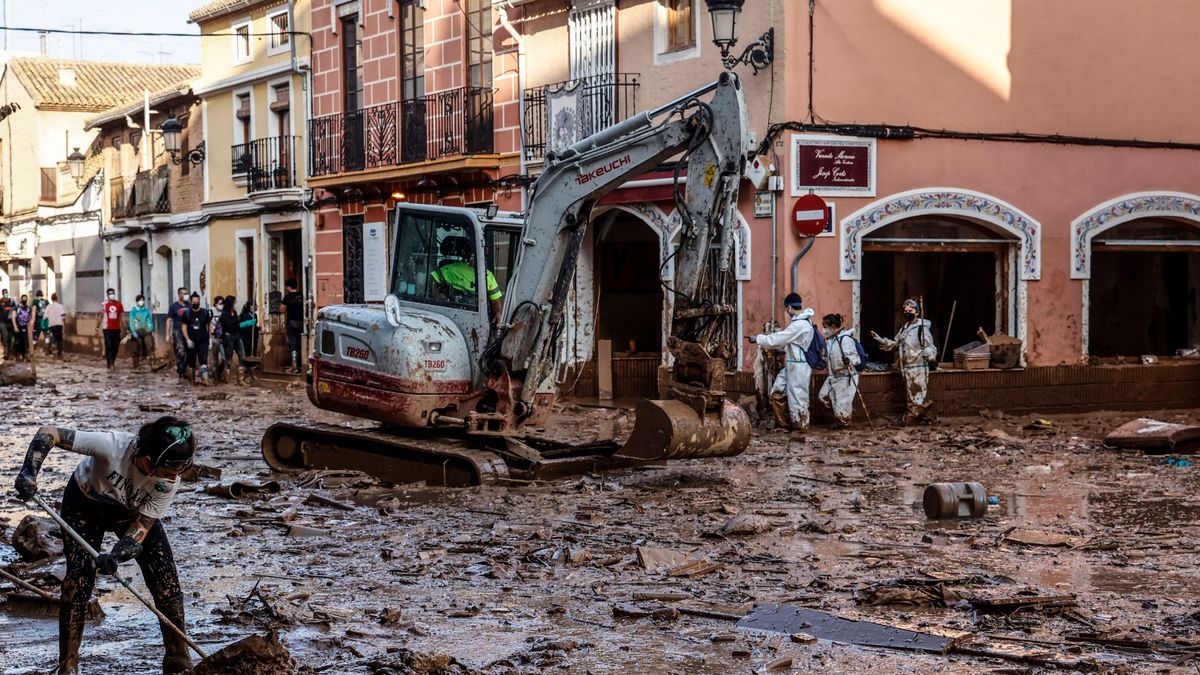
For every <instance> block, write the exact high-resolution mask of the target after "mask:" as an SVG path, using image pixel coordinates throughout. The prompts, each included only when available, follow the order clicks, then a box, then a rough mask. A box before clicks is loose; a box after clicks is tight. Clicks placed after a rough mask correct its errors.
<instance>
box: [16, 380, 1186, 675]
mask: <svg viewBox="0 0 1200 675" xmlns="http://www.w3.org/2000/svg"><path fill="white" fill-rule="evenodd" d="M122 366H123V369H118V371H117V372H116V373H115V374H109V373H107V372H105V370H104V369H103V366H102V365H96V364H95V363H94V362H87V361H79V360H75V361H72V362H70V363H67V364H41V365H39V372H38V375H39V382H38V384H37V385H36V386H33V387H5V388H2V389H0V410H2V411H3V413H2V414H0V430H2V431H3V447H2V448H0V464H2V466H3V470H2V471H0V476H2V479H3V486H2V487H3V490H4V498H3V501H2V502H0V529H2V530H3V544H0V566H3V567H4V569H6V570H8V571H9V572H12V573H14V574H16V575H17V576H19V577H22V578H26V579H32V580H33V581H34V583H35V584H37V585H39V586H42V587H44V588H47V589H51V590H52V592H54V593H55V594H57V583H56V581H55V580H54V579H53V575H54V574H56V573H58V574H61V573H62V569H63V567H62V559H61V557H59V558H56V559H50V560H48V561H42V562H39V563H32V564H26V563H22V562H19V559H18V556H17V554H16V552H15V551H14V550H13V549H12V548H11V547H10V545H9V544H10V543H11V539H12V534H13V530H14V528H15V526H16V525H17V524H18V523H19V522H20V521H21V519H22V518H23V517H24V516H26V515H27V514H30V513H36V507H34V506H32V505H27V504H24V503H22V502H20V501H18V500H16V498H15V497H14V496H13V493H12V481H13V478H14V476H15V474H16V471H17V469H18V468H19V466H20V462H21V459H22V458H23V457H24V453H25V449H26V447H27V445H28V442H29V439H30V438H31V436H32V434H33V433H34V431H35V430H36V429H37V427H38V426H40V425H43V424H48V425H57V426H63V427H72V428H78V429H89V430H91V429H109V428H117V429H124V430H128V431H131V432H132V431H135V430H136V428H137V426H138V425H140V424H142V423H143V422H145V421H148V420H150V419H153V418H154V417H156V416H158V415H161V414H164V413H165V412H171V413H173V414H177V415H180V416H182V417H183V418H185V419H187V420H189V421H191V422H193V423H194V425H195V428H196V432H197V437H198V441H199V445H198V447H199V448H200V450H199V453H198V458H197V459H198V461H199V462H201V463H203V464H205V465H208V466H211V467H215V468H218V469H220V470H221V476H220V478H219V479H217V478H201V480H199V481H197V482H190V483H186V484H185V485H184V486H183V487H181V489H180V492H179V495H178V496H177V498H176V500H175V502H174V504H173V506H172V508H171V514H170V516H168V518H167V519H166V526H167V531H168V533H169V536H170V538H171V544H172V546H173V548H174V550H175V557H176V560H177V562H178V566H179V572H180V577H181V580H182V583H183V587H184V591H185V593H186V596H187V612H188V628H189V630H190V633H191V634H192V637H193V638H195V639H196V641H197V642H199V643H200V644H201V645H202V646H203V647H205V648H206V649H208V650H210V651H214V650H216V649H218V648H219V647H221V646H222V645H224V644H227V643H229V642H232V641H234V640H236V639H238V638H241V637H244V636H246V635H250V634H253V633H262V632H265V631H267V630H269V629H276V630H278V631H279V632H280V634H281V636H282V637H283V640H284V642H285V643H286V645H287V647H288V648H289V650H290V651H291V653H292V656H293V657H294V658H295V660H296V661H297V663H298V665H299V666H300V669H301V672H321V673H408V672H417V673H441V672H446V673H466V672H475V671H481V672H488V673H507V672H532V671H540V670H548V669H549V670H556V669H562V670H567V671H570V672H594V673H605V672H610V673H623V672H647V673H649V672H655V673H657V672H664V673H666V672H674V673H698V672H709V673H731V672H750V671H752V670H755V669H764V670H765V669H766V668H768V667H770V668H772V669H773V670H772V672H786V671H787V670H788V669H791V670H792V671H794V672H847V673H864V672H872V671H875V672H980V671H999V670H1003V669H1013V668H1016V669H1033V670H1041V669H1046V668H1064V669H1078V670H1097V669H1098V670H1112V671H1117V672H1164V671H1167V672H1195V671H1196V669H1197V667H1198V664H1200V658H1197V657H1200V641H1197V637H1196V636H1197V635H1198V634H1200V612H1198V611H1197V610H1198V608H1200V571H1198V569H1197V567H1196V564H1195V560H1196V557H1197V555H1198V554H1200V490H1198V489H1197V488H1198V487H1200V478H1198V475H1200V474H1198V473H1197V472H1198V469H1197V468H1196V467H1195V466H1194V465H1192V464H1191V463H1190V462H1191V461H1192V460H1191V459H1190V458H1188V457H1186V456H1183V455H1146V454H1143V453H1141V452H1138V451H1118V450H1113V449H1106V448H1104V447H1102V444H1101V439H1102V438H1103V436H1104V435H1105V434H1106V433H1107V432H1108V431H1110V430H1112V429H1113V428H1115V427H1116V426H1118V425H1120V424H1122V423H1124V422H1126V421H1128V420H1131V419H1134V418H1135V417H1138V415H1134V414H1125V413H1103V414H1092V415H1084V416H1077V417H1049V418H1047V419H1046V420H1045V422H1043V423H1037V424H1032V425H1031V422H1033V421H1034V417H1038V418H1040V417H1044V416H1040V415H1039V416H1032V417H1031V416H1021V417H1011V416H1006V415H1004V413H1003V411H995V412H991V413H988V414H987V415H986V416H979V417H974V418H966V419H943V420H941V421H939V422H938V423H936V424H934V425H932V426H928V427H920V428H900V427H896V426H888V425H887V423H886V421H882V420H878V419H877V420H876V427H877V428H876V429H874V430H872V429H871V428H869V427H868V426H866V425H865V424H864V425H859V426H856V427H855V428H853V429H850V430H845V431H843V430H838V429H833V428H828V427H820V428H816V429H815V430H814V431H813V432H812V433H811V434H810V436H809V438H808V439H807V440H806V442H804V443H796V442H790V441H789V438H788V436H787V435H786V434H784V433H782V432H775V431H768V430H762V429H760V430H756V431H755V437H754V440H753V442H752V444H751V446H750V449H749V450H748V451H747V452H745V453H744V454H742V455H740V456H738V457H734V458H730V459H721V460H704V461H699V460H696V461H681V462H675V463H671V464H668V465H663V466H659V467H649V468H641V469H638V470H623V471H614V472H609V473H604V474H595V475H583V476H578V477H574V478H568V479H563V480H559V481H555V482H547V483H521V482H512V483H511V484H508V485H503V486H487V487H482V488H468V489H433V488H427V487H424V486H400V487H392V486H385V485H380V484H378V483H376V482H374V481H371V480H368V479H365V478H364V477H362V476H354V475H348V474H346V473H345V472H315V473H306V474H300V475H282V474H271V473H270V472H268V471H267V469H266V466H265V464H264V463H263V461H262V459H261V456H260V454H259V445H258V444H259V439H260V436H261V434H262V431H263V430H264V429H265V428H266V427H267V426H268V425H269V424H271V423H274V422H276V421H304V420H320V421H324V422H334V423H337V422H346V423H352V424H356V425H361V424H363V423H362V422H360V421H351V420H349V418H341V417H338V416H336V415H331V414H326V413H319V412H318V411H316V410H315V409H313V408H312V407H311V406H310V405H309V403H308V401H307V399H306V398H305V395H304V391H303V389H302V387H301V385H299V384H298V383H292V384H284V383H264V384H263V385H262V386H259V387H234V386H229V385H225V386H216V387H211V388H193V387H191V386H185V385H181V384H179V383H177V382H176V380H175V377H174V375H171V374H169V373H160V374H145V373H143V374H133V373H130V372H129V371H128V369H127V368H128V366H127V364H126V363H122ZM631 416H632V413H631V412H629V411H615V410H607V409H596V408H583V407H579V406H576V405H572V404H567V405H566V406H565V407H564V408H563V410H562V411H561V412H560V413H559V414H558V415H557V416H556V418H555V420H554V424H553V425H552V426H551V427H550V428H549V429H547V434H548V435H551V436H558V437H563V438H571V439H583V438H588V437H594V436H596V435H602V434H610V433H613V432H614V431H615V432H616V433H617V434H620V433H621V432H622V431H626V432H627V431H628V428H629V426H630V418H631ZM1148 416H1150V417H1154V418H1156V419H1161V420H1164V421H1187V422H1191V423H1197V422H1200V414H1198V413H1196V412H1195V411H1191V412H1163V413H1156V414H1152V415H1148ZM1027 427H1029V428H1027ZM1180 459H1182V460H1184V461H1178V460H1180ZM78 460H79V457H78V456H77V455H73V454H71V453H69V452H66V451H62V450H55V451H54V452H53V453H52V454H51V456H50V458H49V459H48V460H47V462H46V464H45V468H44V469H43V471H42V478H41V480H40V482H39V484H40V486H41V494H43V495H45V496H47V497H49V498H50V499H52V500H57V498H58V497H59V496H60V495H61V493H62V489H63V487H64V486H65V484H66V481H67V478H68V476H69V473H70V471H71V470H72V469H73V467H74V466H75V464H76V463H77V461H78ZM234 481H246V482H249V483H252V484H253V485H251V486H246V487H247V490H248V492H247V493H246V494H243V495H242V496H241V498H234V497H232V496H229V495H228V494H219V493H221V492H222V491H221V490H219V489H215V486H217V485H229V484H231V483H233V482H234ZM271 481H276V482H277V483H271ZM934 481H978V482H980V483H982V484H983V485H984V486H985V487H986V488H987V490H988V494H989V495H994V496H996V497H998V499H997V500H993V501H996V502H997V503H995V504H993V505H991V506H990V507H989V508H988V512H987V515H986V517H984V518H980V519H964V520H952V521H940V522H932V521H928V520H927V519H926V517H925V514H924V513H923V511H922V506H921V498H922V492H923V490H924V488H925V486H926V485H927V484H928V483H930V482H934ZM256 486H257V487H260V488H261V491H255V489H254V488H255V487H256ZM206 487H210V488H214V489H211V490H209V491H206ZM226 492H228V491H226ZM214 493H216V494H214ZM111 543H112V538H111V536H110V538H109V540H107V541H106V544H105V546H106V547H107V546H110V545H111ZM121 569H122V573H124V574H132V575H134V576H135V579H137V580H136V582H135V586H138V585H140V584H141V582H140V578H137V574H138V573H137V568H136V566H135V565H133V564H126V565H124V566H122V568H121ZM4 587H5V588H6V589H7V587H8V585H7V584H5V585H4ZM97 588H98V594H99V600H100V603H101V605H102V606H103V608H104V611H105V616H104V618H103V619H102V620H101V621H100V622H99V623H92V624H89V625H88V628H87V629H86V632H85V636H84V644H83V650H82V654H83V665H84V672H88V673H129V674H134V673H155V672H159V667H160V661H161V656H162V651H161V649H162V648H161V642H160V637H159V633H158V626H157V625H156V622H155V621H154V620H153V618H152V617H151V616H150V615H149V613H148V612H147V611H146V610H145V609H144V608H142V607H141V606H140V605H138V604H136V601H134V600H133V599H132V598H130V597H129V596H128V595H127V594H126V592H125V591H124V590H123V589H121V588H120V587H119V586H118V585H117V584H116V583H115V582H114V581H113V580H112V579H111V578H105V577H101V579H100V581H99V583H98V586H97ZM756 603H780V604H785V605H789V606H793V607H801V608H811V609H817V610H822V611H824V612H828V613H830V614H832V615H836V616H838V617H843V618H846V619H860V620H869V621H873V622H877V623H880V624H886V625H888V626H894V627H900V628H906V629H909V630H913V631H916V632H918V633H921V634H931V635H932V637H918V638H915V639H910V640H907V641H905V640H901V641H898V642H894V643H893V644H891V645H890V646H869V645H862V644H854V643H856V642H858V643H861V642H869V640H865V639H862V636H863V635H866V634H867V633H869V632H870V631H868V630H865V629H864V630H862V631H856V630H853V629H851V630H848V631H846V632H844V634H843V636H842V637H843V638H844V639H838V640H836V641H831V640H829V639H823V638H822V636H821V635H819V634H817V635H814V633H820V632H821V628H822V626H824V624H819V625H812V624H810V623H809V622H799V621H797V622H796V623H795V625H794V626H793V627H791V628H787V627H785V628H784V630H782V631H781V632H765V631H753V630H745V629H739V627H738V625H737V624H738V620H739V619H740V618H741V617H742V616H743V615H746V614H747V613H748V612H750V611H752V609H753V608H754V606H755V604H756ZM859 625H860V626H861V624H859ZM0 634H2V635H3V638H2V639H0V670H3V672H4V673H42V672H47V671H49V670H51V669H52V668H53V666H54V663H55V659H56V655H57V639H56V636H57V622H56V620H55V619H54V618H53V617H51V616H29V615H23V614H18V613H14V612H10V611H4V606H3V605H0ZM937 636H946V637H950V638H951V640H950V641H949V644H952V645H954V649H953V650H951V651H953V652H954V653H949V654H942V653H937V652H938V651H943V650H936V649H935V650H930V651H925V649H926V647H923V646H922V645H924V644H926V643H927V642H928V640H931V639H933V637H937ZM813 638H822V639H816V640H814V639H813ZM988 654H991V656H989V655H988ZM998 654H1004V655H1006V656H1007V658H1006V659H1001V658H999V657H998V656H997V655H998ZM438 655H444V656H438ZM1193 659H1194V660H1193Z"/></svg>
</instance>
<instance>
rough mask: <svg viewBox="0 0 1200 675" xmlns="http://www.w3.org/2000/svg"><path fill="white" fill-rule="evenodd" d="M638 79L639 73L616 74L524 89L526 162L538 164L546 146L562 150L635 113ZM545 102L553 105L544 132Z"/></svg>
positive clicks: (546, 108) (545, 119)
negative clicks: (551, 114)
mask: <svg viewBox="0 0 1200 675" xmlns="http://www.w3.org/2000/svg"><path fill="white" fill-rule="evenodd" d="M640 80H641V75H639V74H638V73H615V74H612V75H596V76H593V77H585V78H582V79H578V80H567V81H565V82H556V83H554V84H546V85H542V86H540V87H530V88H529V89H526V90H525V92H524V98H525V134H524V141H525V143H524V145H525V159H526V160H528V161H539V160H541V159H542V158H543V157H545V155H546V150H547V145H549V146H550V147H549V149H559V150H561V149H562V148H565V147H567V146H569V145H571V144H572V143H574V142H575V141H577V140H581V139H583V138H587V137H588V136H591V135H592V134H594V133H596V132H597V131H600V130H601V129H604V128H606V127H610V126H612V125H614V124H616V123H617V122H620V121H622V120H624V119H626V118H628V117H629V116H630V115H632V114H634V113H635V112H637V90H638V83H639V81H640ZM547 99H550V100H552V101H554V102H555V105H554V106H553V108H554V115H555V122H554V124H553V125H552V128H551V129H547V126H548V123H547V117H548V115H547V111H548V110H549V108H548V107H547ZM572 110H574V114H572ZM572 126H574V127H575V128H574V129H572V128H571V127H572ZM555 128H557V129H555ZM548 134H549V136H548ZM555 137H557V141H556V140H555Z"/></svg>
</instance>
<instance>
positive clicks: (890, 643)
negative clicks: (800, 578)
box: [737, 603, 968, 654]
mask: <svg viewBox="0 0 1200 675" xmlns="http://www.w3.org/2000/svg"><path fill="white" fill-rule="evenodd" d="M737 626H738V628H739V629H741V630H748V631H765V632H768V633H782V634H784V635H792V634H795V633H808V634H809V635H812V636H813V637H815V638H817V639H819V640H829V641H831V642H839V643H842V644H851V645H862V646H867V647H882V648H885V649H899V650H902V651H910V652H927V653H932V654H945V653H947V652H949V651H950V650H951V649H953V648H954V647H955V646H957V645H958V644H959V643H961V642H962V641H963V640H965V639H966V638H967V637H968V635H966V634H963V635H959V636H946V635H935V634H933V633H918V632H916V631H912V630H906V629H904V628H896V627H894V626H885V625H883V624H880V623H873V622H870V621H852V620H850V619H843V618H841V617H839V616H834V615H833V614H830V613H828V612H822V611H820V610H817V609H809V608H807V607H794V606H791V605H775V604H769V603H764V604H761V605H755V607H754V609H752V610H751V611H750V613H749V614H747V615H746V616H744V617H742V619H741V621H738V623H737Z"/></svg>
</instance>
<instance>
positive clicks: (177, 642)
mask: <svg viewBox="0 0 1200 675" xmlns="http://www.w3.org/2000/svg"><path fill="white" fill-rule="evenodd" d="M154 606H155V607H157V608H158V611H160V612H162V613H163V616H165V617H167V618H168V619H170V620H171V623H174V624H175V625H176V626H179V628H180V629H181V630H187V629H186V628H185V622H184V614H183V596H182V595H176V596H173V597H171V598H169V599H167V600H164V601H162V602H157V601H156V602H155V603H154ZM158 625H159V628H161V629H162V638H163V648H164V649H165V650H166V653H165V654H164V655H163V665H162V669H163V675H173V674H174V673H182V672H184V671H187V670H191V668H192V655H191V653H190V652H189V651H188V645H187V642H186V641H185V640H184V639H183V637H181V636H180V635H179V634H178V633H176V632H175V631H173V630H171V629H170V628H169V627H167V625H166V624H164V623H162V622H159V624H158Z"/></svg>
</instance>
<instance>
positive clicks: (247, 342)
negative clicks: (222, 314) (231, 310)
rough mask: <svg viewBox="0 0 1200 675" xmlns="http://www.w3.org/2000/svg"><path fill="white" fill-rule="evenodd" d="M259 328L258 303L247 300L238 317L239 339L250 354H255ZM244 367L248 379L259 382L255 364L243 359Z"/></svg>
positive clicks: (244, 350)
mask: <svg viewBox="0 0 1200 675" xmlns="http://www.w3.org/2000/svg"><path fill="white" fill-rule="evenodd" d="M257 330H258V303H257V302H254V301H253V300H247V301H246V304H244V305H242V314H241V316H239V317H238V331H239V339H240V340H241V342H242V353H243V354H248V355H250V356H253V355H254V345H255V339H254V338H255V333H256V331H257ZM242 367H243V368H244V369H245V371H246V379H247V380H249V381H250V382H257V381H258V378H257V377H255V375H254V364H253V363H249V362H247V361H245V360H243V361H242Z"/></svg>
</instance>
